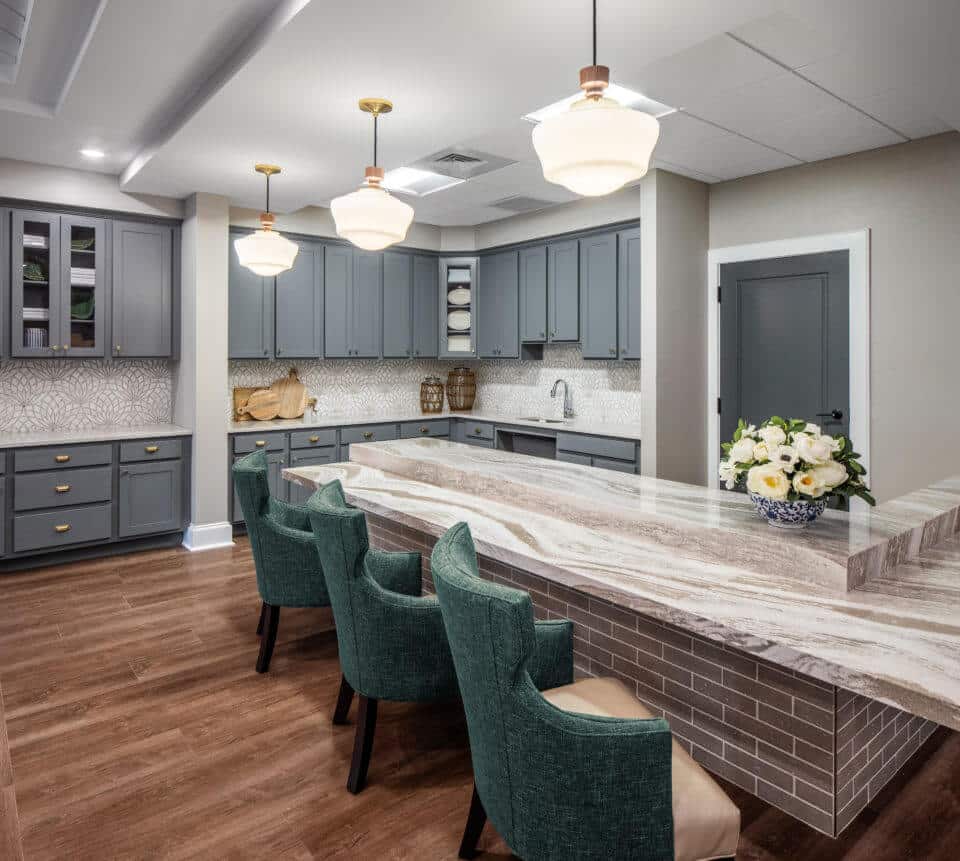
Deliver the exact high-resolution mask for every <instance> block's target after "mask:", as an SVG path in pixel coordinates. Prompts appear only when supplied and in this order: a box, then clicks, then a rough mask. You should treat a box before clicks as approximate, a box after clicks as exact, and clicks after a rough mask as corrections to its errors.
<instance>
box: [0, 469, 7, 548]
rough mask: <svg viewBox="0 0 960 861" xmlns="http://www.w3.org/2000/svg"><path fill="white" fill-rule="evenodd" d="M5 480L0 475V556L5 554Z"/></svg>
mask: <svg viewBox="0 0 960 861" xmlns="http://www.w3.org/2000/svg"><path fill="white" fill-rule="evenodd" d="M6 522H7V480H6V479H5V478H4V477H3V476H2V475H0V556H4V555H6V552H7V536H6Z"/></svg>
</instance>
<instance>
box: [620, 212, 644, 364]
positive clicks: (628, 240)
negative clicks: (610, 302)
mask: <svg viewBox="0 0 960 861" xmlns="http://www.w3.org/2000/svg"><path fill="white" fill-rule="evenodd" d="M617 244H618V254H619V255H620V265H619V266H618V268H617V327H618V339H617V340H618V341H619V348H620V358H621V359H639V358H640V283H641V282H640V228H639V227H637V228H634V229H633V230H624V231H621V233H620V235H619V237H618V242H617Z"/></svg>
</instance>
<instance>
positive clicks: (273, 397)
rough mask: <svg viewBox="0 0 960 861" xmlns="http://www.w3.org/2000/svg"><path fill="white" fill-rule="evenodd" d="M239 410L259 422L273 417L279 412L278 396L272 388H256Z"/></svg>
mask: <svg viewBox="0 0 960 861" xmlns="http://www.w3.org/2000/svg"><path fill="white" fill-rule="evenodd" d="M241 412H243V413H248V414H249V415H250V416H251V417H253V418H255V419H257V420H258V421H261V422H267V421H270V420H271V419H275V418H276V417H277V415H278V414H279V412H280V398H279V397H278V396H277V393H276V392H275V391H273V389H257V390H256V391H255V392H253V393H252V394H251V395H250V397H249V398H247V403H246V406H244V407H242V408H241Z"/></svg>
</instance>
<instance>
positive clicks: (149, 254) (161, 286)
mask: <svg viewBox="0 0 960 861" xmlns="http://www.w3.org/2000/svg"><path fill="white" fill-rule="evenodd" d="M172 249H173V228H172V227H165V226H163V225H158V224H138V223H137V222H133V221H115V222H113V283H112V285H111V289H112V291H113V338H112V339H111V342H112V343H111V345H110V351H111V352H112V354H113V355H114V356H133V357H136V358H144V357H151V358H152V357H159V358H163V357H167V356H170V355H171V353H172V338H173V273H172V266H173V250H172ZM74 256H76V254H75V255H74ZM251 274H253V273H251ZM231 298H232V297H231Z"/></svg>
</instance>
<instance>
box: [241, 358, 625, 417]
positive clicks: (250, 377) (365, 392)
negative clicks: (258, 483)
mask: <svg viewBox="0 0 960 861" xmlns="http://www.w3.org/2000/svg"><path fill="white" fill-rule="evenodd" d="M457 364H460V363H458V362H454V361H447V360H444V361H437V360H425V361H416V362H412V361H409V360H405V359H384V360H345V359H325V360H323V361H316V360H302V361H292V362H277V361H259V360H255V361H232V362H231V363H230V388H231V389H232V388H233V387H234V386H259V385H269V384H270V383H271V382H273V381H274V380H276V379H278V378H279V377H281V376H284V375H285V374H286V373H287V371H288V370H289V368H290V367H291V365H293V366H295V367H296V368H297V370H298V371H299V374H300V379H301V380H302V381H303V383H304V385H305V386H306V387H307V391H308V392H309V393H310V395H313V396H315V397H316V398H317V410H318V412H319V413H320V415H332V414H336V415H339V414H342V413H349V412H351V411H353V410H356V411H363V412H370V411H376V410H380V409H382V410H395V409H407V408H411V409H418V408H419V405H420V382H421V381H422V380H423V378H424V377H426V376H431V375H433V376H439V377H440V378H441V379H442V380H444V381H446V377H447V372H448V371H449V370H450V369H451V368H453V367H455V366H456V365H457ZM463 364H469V365H470V366H472V367H473V368H474V369H475V370H476V372H477V401H476V404H475V405H474V408H475V409H484V410H492V411H495V412H498V413H507V414H512V413H516V414H517V415H518V416H519V415H545V416H553V415H559V414H560V413H561V411H562V407H563V403H562V398H561V397H559V396H558V397H557V398H551V397H550V387H551V386H552V385H553V381H554V380H556V379H557V378H558V377H562V378H563V379H565V380H566V381H567V382H568V383H569V384H570V392H571V394H572V396H573V408H574V411H575V412H576V414H577V416H579V417H581V418H593V419H598V420H602V421H610V422H638V421H640V364H639V363H638V362H606V361H589V362H587V361H584V359H583V357H582V355H581V353H580V348H579V346H560V345H556V346H553V345H551V346H547V347H545V348H544V354H543V360H542V361H520V362H518V361H516V360H506V359H503V360H483V361H470V362H466V363H463ZM225 406H226V410H227V414H228V415H229V414H230V412H231V410H232V401H231V396H230V394H229V393H228V395H227V398H226V404H225Z"/></svg>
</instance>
